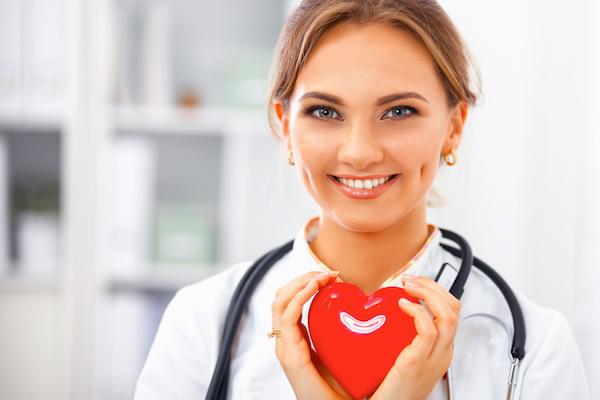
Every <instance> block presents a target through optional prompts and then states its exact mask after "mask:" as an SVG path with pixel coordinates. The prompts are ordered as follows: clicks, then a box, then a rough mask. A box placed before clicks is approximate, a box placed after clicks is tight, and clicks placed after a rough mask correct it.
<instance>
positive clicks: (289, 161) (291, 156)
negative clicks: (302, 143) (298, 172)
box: [288, 150, 296, 165]
mask: <svg viewBox="0 0 600 400" xmlns="http://www.w3.org/2000/svg"><path fill="white" fill-rule="evenodd" d="M288 164H290V165H296V163H295V162H294V157H293V155H292V151H291V150H288Z"/></svg>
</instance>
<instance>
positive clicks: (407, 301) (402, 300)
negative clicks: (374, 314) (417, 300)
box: [400, 297, 412, 304]
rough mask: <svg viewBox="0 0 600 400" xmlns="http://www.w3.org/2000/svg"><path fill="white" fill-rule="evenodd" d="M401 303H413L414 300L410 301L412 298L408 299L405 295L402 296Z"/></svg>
mask: <svg viewBox="0 0 600 400" xmlns="http://www.w3.org/2000/svg"><path fill="white" fill-rule="evenodd" d="M400 303H402V304H411V303H412V301H410V300H408V299H406V298H404V297H401V298H400Z"/></svg>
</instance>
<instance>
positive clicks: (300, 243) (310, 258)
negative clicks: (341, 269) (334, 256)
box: [291, 216, 444, 287]
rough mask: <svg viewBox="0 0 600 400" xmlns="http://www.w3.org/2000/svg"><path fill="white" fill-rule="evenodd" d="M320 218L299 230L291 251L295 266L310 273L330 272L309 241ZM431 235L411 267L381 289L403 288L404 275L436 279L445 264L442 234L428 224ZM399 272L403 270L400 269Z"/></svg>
mask: <svg viewBox="0 0 600 400" xmlns="http://www.w3.org/2000/svg"><path fill="white" fill-rule="evenodd" d="M318 223H319V217H318V216H316V217H313V218H310V219H309V220H308V221H307V222H306V223H305V225H304V226H303V227H302V228H300V229H299V230H298V232H297V233H296V236H295V238H294V244H293V247H292V251H291V257H292V260H293V265H295V266H301V268H302V269H303V270H306V271H307V272H308V271H329V270H330V269H329V268H328V267H327V266H326V265H325V264H323V262H321V261H320V260H319V259H318V258H317V257H316V255H314V253H313V252H312V250H311V248H310V245H309V241H311V240H312V239H313V238H314V236H315V235H316V232H317V231H318ZM428 227H429V232H430V235H429V237H428V239H427V241H426V242H425V244H424V245H423V247H422V248H421V249H420V250H419V252H417V254H416V255H415V257H413V259H412V260H411V261H409V263H408V264H410V265H409V267H408V268H406V269H405V270H404V272H403V273H401V274H399V275H397V276H394V275H392V276H391V277H389V278H388V279H387V280H386V281H385V282H384V283H383V284H382V285H381V287H386V286H398V287H402V282H401V278H402V276H403V275H404V274H412V275H416V276H425V277H428V278H431V279H435V277H436V275H437V273H438V270H439V268H440V266H441V265H442V263H443V262H444V259H443V255H442V252H443V251H444V250H443V248H442V247H441V246H440V241H441V239H442V232H441V231H440V230H439V229H438V227H437V226H435V225H433V224H428ZM398 269H399V270H400V269H401V268H398Z"/></svg>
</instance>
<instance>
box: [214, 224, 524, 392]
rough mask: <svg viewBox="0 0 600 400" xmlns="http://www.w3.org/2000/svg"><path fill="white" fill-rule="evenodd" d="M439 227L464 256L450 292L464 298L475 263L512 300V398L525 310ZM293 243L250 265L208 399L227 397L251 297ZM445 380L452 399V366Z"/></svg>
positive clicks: (521, 353) (232, 310) (227, 327)
mask: <svg viewBox="0 0 600 400" xmlns="http://www.w3.org/2000/svg"><path fill="white" fill-rule="evenodd" d="M439 229H440V231H441V232H442V237H443V238H446V239H449V240H451V241H453V242H455V243H456V244H458V246H459V248H458V249H457V248H455V247H453V246H449V245H447V244H444V243H440V246H442V247H443V248H444V249H445V250H447V251H449V252H450V253H451V254H453V255H454V256H456V257H458V258H461V259H462V261H461V265H460V269H459V271H458V274H457V276H456V279H455V280H454V282H453V284H452V286H451V287H450V293H451V294H452V295H453V296H454V297H456V298H457V299H460V297H461V296H462V293H463V289H464V286H465V283H466V282H467V278H468V277H469V274H470V272H471V266H472V265H475V267H477V268H478V269H479V270H481V271H482V272H483V273H485V274H486V275H487V276H488V277H489V278H490V279H491V280H492V281H493V282H494V283H495V284H496V286H497V287H498V289H500V291H501V292H502V295H503V296H504V298H505V299H506V302H507V303H508V306H509V308H510V312H511V314H512V320H513V327H514V332H513V339H512V347H511V350H510V353H511V356H512V364H511V367H510V372H509V374H508V390H507V395H506V399H507V400H511V399H513V397H514V394H515V390H516V385H517V376H518V371H519V363H520V361H521V360H522V359H523V357H525V320H524V319H523V312H522V311H521V307H520V305H519V302H518V300H517V298H516V296H515V294H514V293H513V291H512V290H511V288H510V286H508V284H507V283H506V281H504V279H502V277H501V276H500V275H499V274H498V273H497V272H496V271H495V270H494V269H493V268H491V267H490V266H489V265H487V264H486V263H485V262H483V261H481V260H480V259H478V258H477V257H474V256H473V253H472V251H471V246H470V245H469V243H467V241H466V240H465V239H464V238H463V237H462V236H460V235H459V234H457V233H455V232H452V231H450V230H447V229H443V228H439ZM293 243H294V240H293V239H292V240H290V241H289V242H287V243H285V244H283V245H281V246H279V247H277V248H275V249H273V250H271V251H269V252H267V253H265V254H263V255H262V256H261V257H260V258H259V259H257V260H256V261H255V262H254V264H252V266H250V268H249V269H248V270H247V271H246V273H245V274H244V276H243V277H242V279H241V281H240V283H239V284H238V286H237V287H236V289H235V292H234V293H233V296H232V300H231V303H230V304H229V308H228V310H227V318H226V319H225V324H224V327H223V337H222V338H221V347H220V349H219V358H218V359H217V364H216V367H215V370H214V372H213V376H212V379H211V382H210V385H209V387H208V392H207V395H206V399H208V400H221V399H226V396H227V385H228V384H229V365H230V363H231V348H232V343H233V340H234V338H235V336H236V332H237V329H238V326H239V322H240V319H241V317H242V314H243V313H244V312H246V311H247V309H248V303H249V300H250V296H252V293H253V292H254V290H255V289H256V286H257V285H258V283H259V282H260V281H261V279H262V278H263V277H264V276H265V274H266V273H267V272H268V271H269V269H270V268H271V267H272V266H273V265H274V264H275V263H276V262H277V261H278V260H279V259H281V258H282V257H283V256H284V255H285V254H286V253H287V252H289V251H290V250H291V249H292V246H293ZM446 265H448V264H447V263H444V265H442V268H440V271H439V272H438V275H437V276H436V278H435V280H436V281H437V280H438V279H439V277H440V275H441V273H442V271H443V269H444V267H445V266H446ZM444 381H445V388H446V393H447V398H448V399H449V400H453V398H454V393H453V384H452V383H453V380H452V373H451V368H449V369H448V371H447V372H446V374H445V375H444Z"/></svg>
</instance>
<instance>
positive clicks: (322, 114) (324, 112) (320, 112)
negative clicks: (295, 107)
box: [304, 106, 339, 119]
mask: <svg viewBox="0 0 600 400" xmlns="http://www.w3.org/2000/svg"><path fill="white" fill-rule="evenodd" d="M315 111H317V113H316V114H313V113H314V112H315ZM304 113H305V114H307V115H310V116H311V117H316V118H318V119H331V115H332V113H333V114H334V115H337V116H338V117H339V114H338V112H337V111H335V110H334V109H332V108H329V107H325V106H312V107H308V108H307V109H306V110H304ZM334 119H339V118H334Z"/></svg>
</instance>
